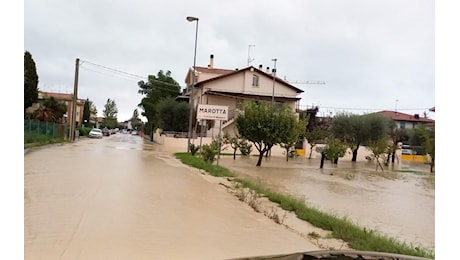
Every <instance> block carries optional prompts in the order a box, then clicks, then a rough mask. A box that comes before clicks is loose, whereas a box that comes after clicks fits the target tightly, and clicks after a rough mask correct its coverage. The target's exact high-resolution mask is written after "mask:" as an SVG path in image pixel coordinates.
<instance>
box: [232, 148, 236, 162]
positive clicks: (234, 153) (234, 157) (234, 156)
mask: <svg viewBox="0 0 460 260" xmlns="http://www.w3.org/2000/svg"><path fill="white" fill-rule="evenodd" d="M236 149H237V148H233V160H235V159H236Z"/></svg>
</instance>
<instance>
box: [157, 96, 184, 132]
mask: <svg viewBox="0 0 460 260" xmlns="http://www.w3.org/2000/svg"><path fill="white" fill-rule="evenodd" d="M189 111H190V108H189V105H188V103H185V102H177V101H176V100H175V99H174V98H172V97H165V98H164V99H162V100H161V101H160V102H159V103H158V105H157V123H158V127H160V128H162V129H163V130H165V131H176V132H187V131H188V117H189Z"/></svg>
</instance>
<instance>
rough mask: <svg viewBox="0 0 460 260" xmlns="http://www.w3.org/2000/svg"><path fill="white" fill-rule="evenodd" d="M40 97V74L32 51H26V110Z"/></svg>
mask: <svg viewBox="0 0 460 260" xmlns="http://www.w3.org/2000/svg"><path fill="white" fill-rule="evenodd" d="M37 99H38V75H37V69H36V67H35V61H34V60H33V58H32V55H31V54H30V52H28V51H26V52H25V53H24V112H25V110H26V109H27V108H28V107H30V106H32V104H33V103H35V102H36V101H37Z"/></svg>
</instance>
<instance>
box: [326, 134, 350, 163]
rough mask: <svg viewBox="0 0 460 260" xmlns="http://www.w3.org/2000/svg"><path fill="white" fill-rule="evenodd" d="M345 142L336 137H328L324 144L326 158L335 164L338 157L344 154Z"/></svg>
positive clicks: (345, 150)
mask: <svg viewBox="0 0 460 260" xmlns="http://www.w3.org/2000/svg"><path fill="white" fill-rule="evenodd" d="M346 152H347V144H345V143H344V142H342V141H340V140H339V139H337V138H329V139H328V141H327V144H326V159H328V160H331V161H332V163H334V164H337V161H338V159H339V158H341V157H343V156H345V153H346Z"/></svg>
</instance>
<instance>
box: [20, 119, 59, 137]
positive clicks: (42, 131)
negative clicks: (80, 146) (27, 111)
mask: <svg viewBox="0 0 460 260" xmlns="http://www.w3.org/2000/svg"><path fill="white" fill-rule="evenodd" d="M64 133H65V125H63V124H58V123H53V122H44V121H38V120H32V119H27V118H25V119H24V134H26V135H27V134H29V135H34V134H36V135H46V136H48V137H56V138H63V137H64V136H65V135H64Z"/></svg>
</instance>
